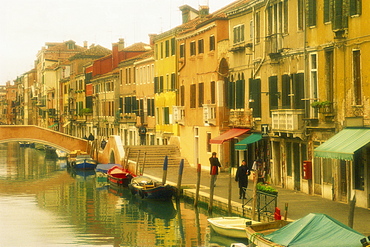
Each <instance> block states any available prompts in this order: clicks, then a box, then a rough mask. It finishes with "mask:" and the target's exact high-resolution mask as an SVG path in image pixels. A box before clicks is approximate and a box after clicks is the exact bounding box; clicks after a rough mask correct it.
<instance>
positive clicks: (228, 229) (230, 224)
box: [207, 217, 260, 238]
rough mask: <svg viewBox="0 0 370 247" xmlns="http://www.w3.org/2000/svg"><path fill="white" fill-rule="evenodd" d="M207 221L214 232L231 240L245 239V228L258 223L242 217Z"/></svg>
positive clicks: (218, 218) (217, 218)
mask: <svg viewBox="0 0 370 247" xmlns="http://www.w3.org/2000/svg"><path fill="white" fill-rule="evenodd" d="M207 220H208V222H209V223H210V225H211V227H212V229H213V230H214V231H215V232H217V233H218V234H220V235H223V236H227V237H231V238H247V235H246V234H245V228H246V227H247V226H249V225H253V224H258V223H260V222H258V221H253V220H251V219H247V218H242V217H216V218H209V219H207Z"/></svg>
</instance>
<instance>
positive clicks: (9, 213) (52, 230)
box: [0, 142, 243, 247]
mask: <svg viewBox="0 0 370 247" xmlns="http://www.w3.org/2000/svg"><path fill="white" fill-rule="evenodd" d="M214 211H215V210H214ZM220 215H225V213H224V212H214V213H213V215H212V217H217V216H220ZM207 217H208V214H207V210H206V208H202V207H198V208H194V207H193V205H192V203H191V202H186V201H184V200H179V201H176V200H173V201H169V202H157V201H145V200H141V199H139V198H136V197H133V196H132V195H131V193H129V191H128V190H127V189H120V190H117V189H115V188H114V187H110V186H109V185H108V183H107V182H106V178H104V177H102V176H101V174H97V173H95V171H93V172H78V173H76V172H71V171H68V170H67V168H66V160H61V159H58V158H56V157H55V156H49V155H46V153H45V151H44V150H40V149H36V148H30V147H20V145H19V143H17V142H9V143H3V144H0V246H2V247H3V246H51V247H56V246H230V244H231V243H236V242H242V241H243V240H240V239H230V238H226V237H222V236H220V235H217V234H216V233H214V232H213V231H212V230H211V229H210V227H209V225H208V222H207Z"/></svg>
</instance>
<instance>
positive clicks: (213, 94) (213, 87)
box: [211, 81, 216, 104]
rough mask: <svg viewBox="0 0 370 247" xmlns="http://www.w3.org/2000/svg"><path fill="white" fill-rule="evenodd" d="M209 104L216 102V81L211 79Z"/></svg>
mask: <svg viewBox="0 0 370 247" xmlns="http://www.w3.org/2000/svg"><path fill="white" fill-rule="evenodd" d="M211 104H216V82H215V81H211Z"/></svg>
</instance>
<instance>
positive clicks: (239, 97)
mask: <svg viewBox="0 0 370 247" xmlns="http://www.w3.org/2000/svg"><path fill="white" fill-rule="evenodd" d="M244 93H245V81H244V75H243V74H242V75H241V78H239V80H237V81H236V83H235V108H236V109H244V103H245V99H244Z"/></svg>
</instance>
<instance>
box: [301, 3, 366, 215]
mask: <svg viewBox="0 0 370 247" xmlns="http://www.w3.org/2000/svg"><path fill="white" fill-rule="evenodd" d="M330 3H331V4H330ZM308 9H309V11H310V12H308V13H307V14H308V17H309V19H308V23H307V25H308V27H307V30H306V41H307V47H305V48H306V51H307V59H306V61H307V64H306V68H307V77H306V82H307V84H309V85H311V91H312V92H313V94H312V95H311V96H312V98H314V102H313V103H312V104H311V105H312V107H311V109H310V112H311V116H316V118H317V123H315V124H312V128H311V129H309V130H310V132H309V133H310V134H311V135H310V150H309V151H310V152H311V151H312V153H313V157H312V158H313V167H312V171H313V174H312V185H311V188H310V189H311V190H310V191H311V192H312V193H313V194H318V195H322V196H323V197H325V198H328V199H332V200H338V201H343V202H349V200H351V199H352V197H353V195H356V205H358V206H360V207H365V208H368V207H369V206H370V198H369V196H368V195H369V193H370V182H369V177H370V166H369V164H370V162H369V161H370V155H369V142H370V135H369V130H368V129H367V128H366V127H369V126H370V118H369V113H370V105H369V97H370V86H369V81H368V78H369V75H368V74H369V73H370V72H369V71H368V70H367V69H366V68H367V67H368V66H369V65H370V64H369V60H368V59H366V54H368V53H369V52H370V36H369V34H370V31H369V24H370V21H369V15H370V6H369V5H368V4H366V3H365V2H364V1H361V0H353V1H331V2H329V1H316V4H315V3H314V2H313V1H308ZM321 9H322V10H324V11H320V10H321ZM331 137H333V139H330V138H331ZM314 148H315V149H314ZM313 149H314V150H313Z"/></svg>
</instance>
